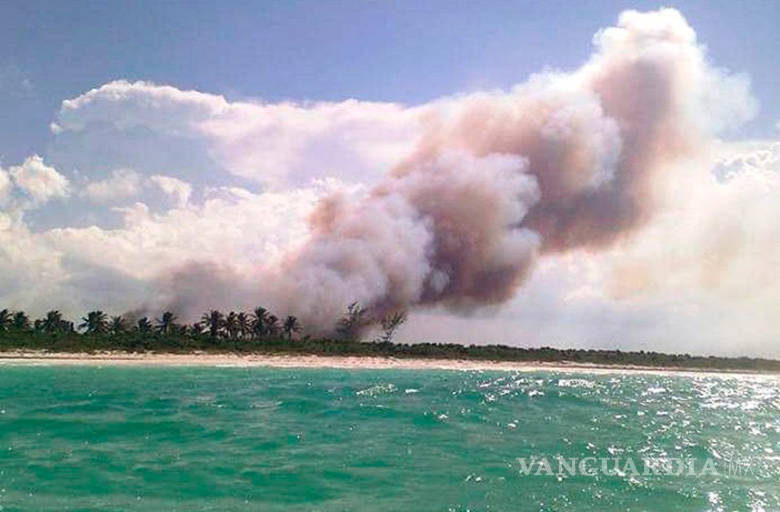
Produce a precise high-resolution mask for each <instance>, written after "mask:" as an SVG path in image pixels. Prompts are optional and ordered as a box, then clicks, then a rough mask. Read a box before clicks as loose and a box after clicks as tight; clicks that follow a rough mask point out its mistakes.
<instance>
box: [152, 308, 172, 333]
mask: <svg viewBox="0 0 780 512" xmlns="http://www.w3.org/2000/svg"><path fill="white" fill-rule="evenodd" d="M175 322H176V317H175V316H174V314H173V313H171V312H170V311H166V312H165V313H163V315H162V318H158V319H157V332H159V333H160V334H171V333H172V332H173V331H174V329H175V327H176V324H175Z"/></svg>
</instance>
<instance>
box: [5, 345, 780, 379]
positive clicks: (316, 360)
mask: <svg viewBox="0 0 780 512" xmlns="http://www.w3.org/2000/svg"><path fill="white" fill-rule="evenodd" d="M2 365H61V366H85V365H91V366H107V365H111V366H222V367H271V368H346V369H398V370H424V369H431V370H462V371H474V370H499V371H526V372H533V371H562V372H579V373H620V372H642V373H653V374H670V373H674V374H689V375H696V374H701V373H707V374H723V375H733V374H756V375H774V376H778V375H777V374H767V373H760V372H745V371H737V370H716V369H713V370H708V369H697V368H669V367H663V368H659V367H645V366H631V365H609V366H607V365H596V364H587V363H562V362H555V363H547V362H541V361H528V362H512V361H474V360H464V359H407V358H391V357H357V356H317V355H275V354H214V353H206V352H195V353H192V354H168V353H154V352H143V353H127V352H96V353H62V352H43V351H22V350H20V351H9V352H2V353H0V366H2ZM778 377H780V376H778Z"/></svg>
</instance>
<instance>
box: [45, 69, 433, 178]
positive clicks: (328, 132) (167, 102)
mask: <svg viewBox="0 0 780 512" xmlns="http://www.w3.org/2000/svg"><path fill="white" fill-rule="evenodd" d="M425 110H426V109H425V108H407V107H403V106H401V105H397V104H393V103H375V102H363V101H357V100H346V101H343V102H339V103H328V102H316V103H291V102H288V103H276V104H268V103H259V102H229V101H228V100H226V99H225V98H224V97H222V96H217V95H212V94H205V93H201V92H197V91H181V90H179V89H176V88H174V87H170V86H161V85H155V84H152V83H148V82H133V83H130V82H127V81H123V80H119V81H115V82H111V83H108V84H105V85H103V86H101V87H99V88H96V89H93V90H91V91H89V92H87V93H85V94H83V95H81V96H79V97H77V98H74V99H71V100H66V101H64V102H63V104H62V108H61V109H60V111H59V113H58V114H57V119H56V122H55V123H54V124H53V125H52V131H53V133H55V134H56V135H58V136H60V137H62V136H64V135H66V134H68V133H74V134H78V135H79V136H80V137H87V138H89V136H90V134H91V130H93V128H94V130H95V132H96V134H95V136H96V137H99V136H101V135H102V134H103V132H104V131H105V130H106V126H110V127H111V128H112V129H114V130H116V134H115V136H116V137H117V138H121V137H122V136H123V135H124V136H128V135H127V134H129V133H133V130H134V129H136V128H139V127H141V128H144V129H147V130H151V131H153V132H154V133H156V134H157V135H158V136H159V137H167V138H177V140H181V139H185V140H187V141H188V143H190V144H196V145H198V146H199V149H200V150H202V151H203V153H204V154H206V155H208V156H209V157H210V158H213V159H214V160H215V161H216V162H217V163H218V164H219V166H220V167H221V168H222V169H224V170H225V171H227V172H229V173H232V174H235V175H237V176H240V177H243V178H246V179H249V180H252V181H255V182H258V183H260V184H262V185H265V186H267V187H271V188H274V189H284V188H288V187H294V186H301V185H306V184H308V183H309V182H310V181H312V180H314V179H321V178H327V177H338V178H339V179H342V180H355V181H361V182H365V181H370V180H372V179H373V180H376V179H378V178H379V177H380V176H381V175H382V174H383V173H384V172H385V170H386V169H387V168H389V167H390V166H392V165H394V164H395V163H396V162H397V161H398V160H399V159H400V158H401V157H402V156H403V155H404V154H405V153H406V152H408V151H409V149H410V148H411V146H412V145H413V144H414V142H415V141H416V138H417V136H419V132H420V130H419V122H420V119H421V117H422V116H423V114H424V112H425ZM138 156H139V157H143V155H138Z"/></svg>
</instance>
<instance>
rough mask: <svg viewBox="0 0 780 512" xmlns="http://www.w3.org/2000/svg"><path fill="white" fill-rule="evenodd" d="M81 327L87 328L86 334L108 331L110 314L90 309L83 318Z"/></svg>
mask: <svg viewBox="0 0 780 512" xmlns="http://www.w3.org/2000/svg"><path fill="white" fill-rule="evenodd" d="M79 329H86V331H85V332H86V334H103V333H105V332H106V331H108V316H107V315H106V314H105V313H103V312H102V311H90V312H89V313H87V316H85V317H83V318H82V319H81V324H80V325H79Z"/></svg>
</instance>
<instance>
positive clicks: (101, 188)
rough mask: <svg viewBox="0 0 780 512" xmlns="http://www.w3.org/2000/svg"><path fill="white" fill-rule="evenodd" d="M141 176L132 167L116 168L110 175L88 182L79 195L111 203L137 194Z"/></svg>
mask: <svg viewBox="0 0 780 512" xmlns="http://www.w3.org/2000/svg"><path fill="white" fill-rule="evenodd" d="M141 185H142V183H141V176H140V174H138V173H137V172H135V171H133V170H132V169H116V170H114V171H112V173H111V177H109V178H106V179H104V180H99V181H93V182H90V183H88V184H87V185H86V187H84V189H83V190H82V191H81V193H80V195H81V196H82V197H84V198H86V199H89V200H90V201H95V202H98V203H113V202H116V201H119V200H121V199H126V198H129V197H134V196H137V195H138V194H139V193H140V192H141Z"/></svg>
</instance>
